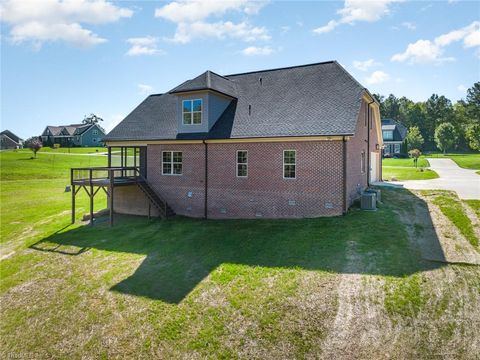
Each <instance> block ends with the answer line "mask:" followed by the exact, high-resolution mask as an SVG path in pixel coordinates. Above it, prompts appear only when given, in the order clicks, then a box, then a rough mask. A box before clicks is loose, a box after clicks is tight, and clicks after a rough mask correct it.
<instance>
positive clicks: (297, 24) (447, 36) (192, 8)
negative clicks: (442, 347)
mask: <svg viewBox="0 0 480 360" xmlns="http://www.w3.org/2000/svg"><path fill="white" fill-rule="evenodd" d="M0 11H1V13H0V18H1V38H0V44H1V128H2V129H6V128H8V129H10V130H12V131H13V132H15V133H17V134H18V135H20V136H23V137H27V136H31V135H38V134H40V133H41V131H42V130H43V129H44V127H45V126H46V125H47V124H48V125H55V124H68V123H78V122H80V121H81V120H82V119H83V117H84V115H87V114H90V113H95V114H97V115H100V116H102V117H103V118H104V119H105V123H104V126H105V127H106V128H107V129H111V128H112V127H113V126H114V125H115V124H116V123H118V122H119V121H120V120H121V119H122V118H123V117H125V116H126V115H127V114H128V113H129V112H130V111H131V110H133V108H134V107H135V106H137V105H138V104H139V103H140V102H141V101H142V100H143V99H144V98H145V97H146V96H147V95H148V94H150V93H161V92H166V91H168V90H169V89H171V88H173V87H175V86H176V85H178V84H179V83H181V82H183V81H185V80H187V79H190V78H192V77H194V76H196V75H198V74H200V73H202V72H203V71H205V70H207V69H209V70H212V71H215V72H218V73H220V74H231V73H236V72H245V71H252V70H259V69H267V68H275V67H283V66H290V65H299V64H307V63H313V62H321V61H326V60H333V59H334V60H337V61H339V62H340V63H341V64H342V65H343V66H345V67H346V69H347V70H348V71H350V72H351V74H352V75H353V76H355V77H356V79H357V80H358V81H360V82H361V83H362V84H363V85H364V86H366V87H368V88H369V89H370V91H372V92H379V93H381V94H384V95H388V94H389V93H394V94H395V95H396V96H403V95H405V96H407V97H409V98H411V99H413V100H425V99H426V98H428V97H429V96H430V95H431V94H432V93H434V92H435V93H439V94H444V95H446V96H447V97H449V98H450V99H451V100H453V101H456V100H458V99H461V98H464V97H465V91H466V89H467V88H468V87H470V86H472V84H473V83H474V82H476V81H479V78H480V3H479V2H474V1H442V2H440V1H434V2H428V1H392V0H379V1H368V2H367V1H355V0H347V1H343V2H341V1H336V2H326V1H322V2H320V1H317V2H313V1H311V2H300V1H295V2H293V1H291V2H289V1H281V2H275V1H246V0H232V1H223V2H214V1H202V2H198V1H180V0H177V1H173V2H168V1H166V2H156V1H148V2H146V1H138V2H136V1H118V2H111V1H110V2H109V1H103V0H102V1H93V0H92V1H87V0H78V1H77V0H67V1H63V2H62V1H59V0H45V1H43V0H35V1H33V0H32V1H27V0H21V1H8V0H7V1H3V2H2V3H0Z"/></svg>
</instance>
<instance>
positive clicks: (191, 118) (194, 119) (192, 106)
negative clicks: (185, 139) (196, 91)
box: [182, 99, 203, 125]
mask: <svg viewBox="0 0 480 360" xmlns="http://www.w3.org/2000/svg"><path fill="white" fill-rule="evenodd" d="M202 109H203V104H202V99H195V100H183V101H182V116H183V125H192V124H193V125H198V124H201V123H202Z"/></svg>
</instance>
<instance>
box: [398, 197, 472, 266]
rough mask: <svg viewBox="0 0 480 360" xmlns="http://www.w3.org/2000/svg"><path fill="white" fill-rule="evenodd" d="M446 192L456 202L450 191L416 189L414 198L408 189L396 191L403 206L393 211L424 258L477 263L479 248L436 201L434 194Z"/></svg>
mask: <svg viewBox="0 0 480 360" xmlns="http://www.w3.org/2000/svg"><path fill="white" fill-rule="evenodd" d="M446 193H447V194H449V196H452V201H458V198H457V199H455V198H456V195H455V194H454V193H449V192H443V191H438V192H437V191H418V192H415V194H416V195H417V196H416V197H413V196H411V195H409V193H408V192H403V191H398V192H396V193H395V196H396V198H397V201H399V202H400V204H402V205H404V206H399V207H398V209H397V210H396V212H397V213H398V214H399V215H400V217H401V218H402V220H403V222H404V224H405V226H406V229H407V231H408V233H409V238H410V239H411V243H412V245H413V246H417V247H418V249H419V251H420V253H421V256H422V258H423V259H425V260H432V261H439V262H448V263H460V264H476V265H479V264H480V254H479V253H478V251H477V250H476V249H475V247H474V246H472V244H471V243H470V242H469V241H468V240H467V239H466V238H465V236H463V234H462V233H461V231H460V230H459V229H458V228H457V226H455V225H454V224H453V223H452V221H451V220H450V219H449V218H448V217H447V216H446V215H445V214H444V213H443V212H442V211H441V209H440V206H439V205H437V204H436V203H435V199H436V197H437V196H439V195H442V196H443V195H444V194H446ZM453 197H455V198H453Z"/></svg>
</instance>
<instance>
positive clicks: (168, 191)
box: [142, 141, 343, 218]
mask: <svg viewBox="0 0 480 360" xmlns="http://www.w3.org/2000/svg"><path fill="white" fill-rule="evenodd" d="M287 149H293V150H296V155H297V159H296V162H297V165H296V179H284V178H283V150H287ZM237 150H247V151H248V177H247V178H239V177H237V176H236V152H237ZM162 151H182V152H183V174H182V175H181V176H178V175H162V174H161V171H162V169H161V158H162ZM147 156H148V161H147V167H148V172H147V173H148V182H149V183H150V185H151V186H152V187H153V188H154V189H155V190H156V191H157V192H158V193H159V194H160V195H161V196H162V197H163V198H164V199H165V200H166V201H167V202H168V203H169V205H170V206H171V207H172V208H173V210H174V211H175V212H176V213H177V214H179V215H185V216H193V217H203V216H204V210H205V168H204V166H205V146H204V145H203V144H183V145H149V146H148V150H147ZM342 171H343V167H342V142H341V141H311V142H288V143H243V144H242V143H239V144H237V143H235V144H208V216H209V217H210V218H255V217H264V218H277V217H315V216H331V215H340V214H341V213H342V196H343V193H342V191H343V190H342V189H343V188H342V186H343V185H342ZM142 195H143V194H142Z"/></svg>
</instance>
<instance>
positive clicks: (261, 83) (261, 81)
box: [258, 78, 263, 86]
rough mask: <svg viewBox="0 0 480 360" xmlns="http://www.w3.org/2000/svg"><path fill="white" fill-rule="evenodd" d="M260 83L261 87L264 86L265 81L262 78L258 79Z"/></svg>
mask: <svg viewBox="0 0 480 360" xmlns="http://www.w3.org/2000/svg"><path fill="white" fill-rule="evenodd" d="M258 81H260V86H261V85H263V79H262V78H258Z"/></svg>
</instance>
